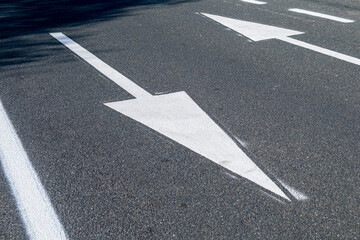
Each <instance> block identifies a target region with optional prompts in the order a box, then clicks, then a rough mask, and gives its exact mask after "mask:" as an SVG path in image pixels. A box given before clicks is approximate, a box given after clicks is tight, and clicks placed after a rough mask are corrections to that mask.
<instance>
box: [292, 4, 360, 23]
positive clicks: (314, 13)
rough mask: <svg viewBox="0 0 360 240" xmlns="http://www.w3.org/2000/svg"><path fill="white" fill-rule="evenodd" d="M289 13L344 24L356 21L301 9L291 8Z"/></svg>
mask: <svg viewBox="0 0 360 240" xmlns="http://www.w3.org/2000/svg"><path fill="white" fill-rule="evenodd" d="M289 11H291V12H296V13H301V14H306V15H310V16H314V17H320V18H324V19H329V20H333V21H337V22H342V23H353V22H355V21H354V20H351V19H346V18H341V17H335V16H332V15H328V14H323V13H318V12H313V11H308V10H304V9H299V8H290V9H289Z"/></svg>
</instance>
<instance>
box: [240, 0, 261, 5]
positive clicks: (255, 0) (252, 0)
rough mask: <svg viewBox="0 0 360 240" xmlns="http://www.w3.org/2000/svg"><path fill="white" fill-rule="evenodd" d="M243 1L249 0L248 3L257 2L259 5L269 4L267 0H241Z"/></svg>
mask: <svg viewBox="0 0 360 240" xmlns="http://www.w3.org/2000/svg"><path fill="white" fill-rule="evenodd" d="M241 1H242V2H247V3H253V4H257V5H263V4H267V2H262V1H257V0H241Z"/></svg>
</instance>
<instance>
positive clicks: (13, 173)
mask: <svg viewBox="0 0 360 240" xmlns="http://www.w3.org/2000/svg"><path fill="white" fill-rule="evenodd" d="M0 162H1V165H2V168H3V171H4V173H5V176H6V178H7V180H8V183H9V185H10V187H11V191H12V193H13V195H14V197H15V200H16V204H17V207H18V210H19V212H20V215H21V217H22V220H23V222H24V225H25V228H26V232H27V234H28V236H29V238H30V239H32V240H49V239H54V240H63V239H67V237H66V233H65V231H64V229H63V227H62V225H61V223H60V221H59V219H58V217H57V215H56V213H55V210H54V209H53V207H52V205H51V202H50V199H49V197H48V195H47V193H46V191H45V189H44V187H43V186H42V184H41V182H40V179H39V177H38V176H37V174H36V172H35V170H34V168H33V167H32V165H31V162H30V160H29V158H28V156H27V154H26V152H25V150H24V148H23V146H22V144H21V141H20V139H19V138H18V136H17V134H16V131H15V129H14V127H13V126H12V124H11V122H10V119H9V117H8V116H7V114H6V111H5V109H4V107H3V105H2V103H1V101H0Z"/></svg>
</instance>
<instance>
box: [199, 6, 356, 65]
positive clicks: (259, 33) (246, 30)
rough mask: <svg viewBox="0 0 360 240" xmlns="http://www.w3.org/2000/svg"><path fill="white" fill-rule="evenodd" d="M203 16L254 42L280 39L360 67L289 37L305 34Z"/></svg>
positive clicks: (327, 50) (353, 61)
mask: <svg viewBox="0 0 360 240" xmlns="http://www.w3.org/2000/svg"><path fill="white" fill-rule="evenodd" d="M201 14H202V15H204V16H206V17H208V18H211V19H213V20H214V21H216V22H218V23H220V24H222V25H224V26H226V27H228V28H231V29H232V30H234V31H236V32H238V33H240V34H241V35H243V36H245V37H247V38H249V39H251V40H253V41H255V42H256V41H261V40H268V39H279V40H281V41H284V42H288V43H291V44H294V45H297V46H300V47H303V48H307V49H310V50H312V51H315V52H318V53H322V54H325V55H328V56H330V57H334V58H337V59H340V60H343V61H346V62H349V63H353V64H356V65H359V66H360V59H358V58H354V57H351V56H348V55H345V54H342V53H338V52H335V51H331V50H329V49H326V48H322V47H318V46H315V45H312V44H309V43H306V42H302V41H299V40H296V39H293V38H289V36H293V35H299V34H303V32H298V31H294V30H289V29H285V28H279V27H274V26H269V25H264V24H259V23H253V22H247V21H242V20H238V19H233V18H227V17H221V16H217V15H212V14H208V13H201Z"/></svg>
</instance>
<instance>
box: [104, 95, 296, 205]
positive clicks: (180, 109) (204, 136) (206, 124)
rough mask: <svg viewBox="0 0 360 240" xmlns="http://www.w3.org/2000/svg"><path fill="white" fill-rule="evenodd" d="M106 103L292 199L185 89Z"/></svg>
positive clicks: (264, 186) (212, 159)
mask: <svg viewBox="0 0 360 240" xmlns="http://www.w3.org/2000/svg"><path fill="white" fill-rule="evenodd" d="M105 105H106V106H108V107H110V108H112V109H114V110H116V111H118V112H120V113H122V114H124V115H126V116H128V117H130V118H132V119H134V120H136V121H138V122H140V123H142V124H144V125H146V126H148V127H149V128H152V129H154V130H155V131H157V132H159V133H161V134H163V135H165V136H167V137H168V138H170V139H172V140H174V141H176V142H178V143H180V144H181V145H183V146H185V147H187V148H189V149H191V150H193V151H194V152H196V153H198V154H200V155H202V156H204V157H206V158H208V159H209V160H211V161H213V162H215V163H217V164H219V165H220V166H223V167H224V168H226V169H228V170H230V171H231V172H233V173H236V174H238V175H240V176H242V177H244V178H247V179H249V180H251V181H253V182H254V183H256V184H258V185H260V186H262V187H263V188H265V189H267V190H269V191H271V192H273V193H276V194H278V195H279V196H281V197H283V198H285V199H287V200H289V201H290V199H289V198H288V197H287V196H286V195H285V194H284V193H283V192H282V191H281V189H280V188H279V187H278V186H277V185H276V184H275V183H274V182H273V181H272V180H271V179H270V178H269V177H268V176H267V175H266V174H265V173H264V172H263V171H262V170H261V169H260V168H259V167H258V166H256V164H255V163H254V162H253V161H252V160H251V159H250V158H249V157H248V156H247V155H246V154H245V153H244V152H243V151H242V150H241V149H240V148H239V147H238V146H237V145H236V143H235V142H234V141H233V140H232V139H231V138H230V137H229V136H228V135H227V134H226V133H225V132H224V131H223V130H222V129H221V128H220V127H219V126H218V125H217V124H216V123H215V122H214V121H213V120H212V119H211V118H210V117H209V116H208V115H207V114H206V113H205V112H204V111H203V110H202V109H201V108H200V107H199V106H198V105H197V104H196V103H195V102H194V101H193V100H192V99H191V98H190V97H189V96H188V95H187V94H186V93H185V92H177V93H171V94H166V95H160V96H154V97H149V98H141V99H135V100H127V101H119V102H112V103H107V104H105Z"/></svg>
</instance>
